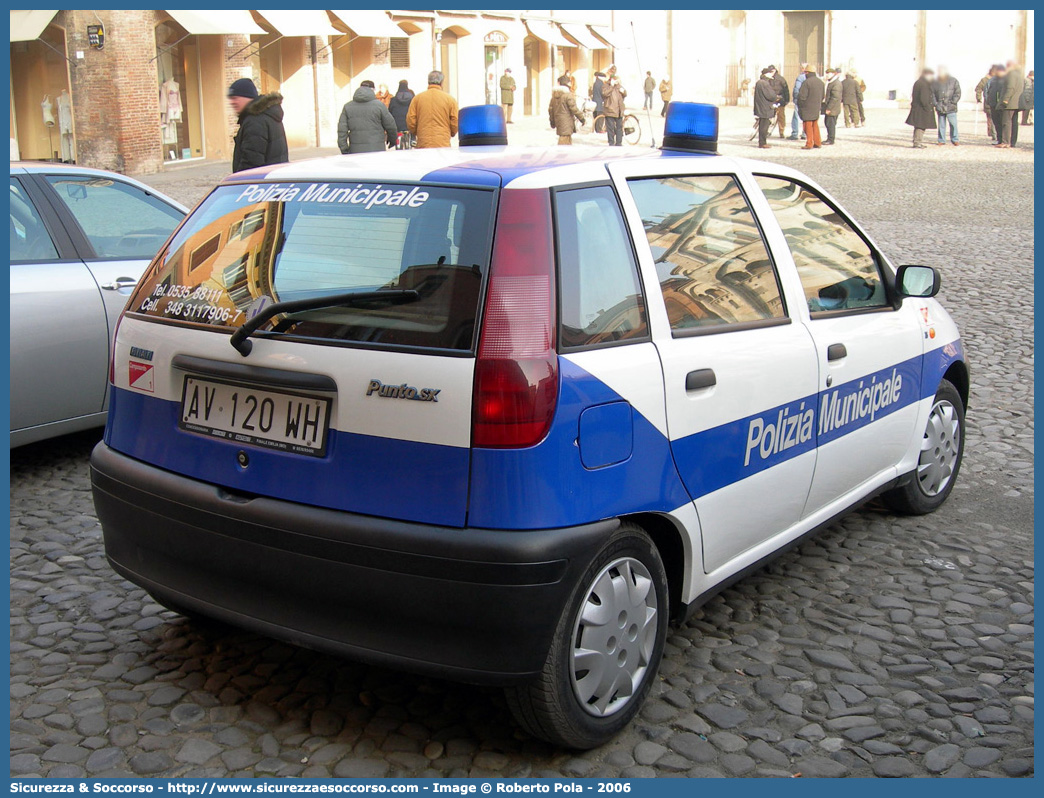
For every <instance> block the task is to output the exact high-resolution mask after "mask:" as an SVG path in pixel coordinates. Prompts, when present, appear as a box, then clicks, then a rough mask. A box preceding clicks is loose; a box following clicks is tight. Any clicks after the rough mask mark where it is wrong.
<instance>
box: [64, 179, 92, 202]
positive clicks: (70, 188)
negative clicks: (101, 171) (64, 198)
mask: <svg viewBox="0 0 1044 798" xmlns="http://www.w3.org/2000/svg"><path fill="white" fill-rule="evenodd" d="M65 193H66V194H68V195H69V197H70V198H71V199H74V200H82V199H87V186H85V185H84V184H83V183H66V184H65Z"/></svg>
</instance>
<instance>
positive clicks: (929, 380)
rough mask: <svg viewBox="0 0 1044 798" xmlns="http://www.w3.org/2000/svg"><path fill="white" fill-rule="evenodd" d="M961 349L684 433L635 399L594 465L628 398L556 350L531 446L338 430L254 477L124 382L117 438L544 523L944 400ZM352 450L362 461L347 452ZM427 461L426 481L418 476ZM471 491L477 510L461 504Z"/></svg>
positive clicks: (329, 501)
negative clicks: (612, 457) (585, 432)
mask: <svg viewBox="0 0 1044 798" xmlns="http://www.w3.org/2000/svg"><path fill="white" fill-rule="evenodd" d="M963 356H964V353H963V347H962V345H961V342H960V339H957V340H955V341H953V342H951V343H949V344H946V345H944V346H943V347H940V348H937V349H934V350H930V351H929V352H927V353H926V354H925V355H924V356H917V357H915V358H911V359H909V360H906V361H903V362H901V363H897V364H894V365H892V366H888V367H886V368H884V369H881V370H879V371H876V372H874V373H872V374H868V375H865V376H863V377H860V378H857V379H854V380H851V381H849V382H847V383H843V384H841V385H838V386H835V387H832V388H829V389H826V390H824V391H821V392H820V393H818V394H813V395H810V396H807V397H803V398H801V399H797V400H794V401H792V402H788V403H786V404H783V405H778V406H776V407H772V408H769V409H767V410H764V411H762V412H760V413H757V414H754V415H751V416H747V417H745V418H741V419H736V420H734V421H730V422H728V423H726V424H722V425H720V426H717V427H714V428H711V429H708V430H703V431H701V432H698V433H695V434H693V435H689V436H686V437H684V438H680V439H677V440H673V441H670V440H668V438H667V437H665V436H664V435H663V434H662V433H661V432H660V431H659V430H657V429H656V428H655V427H654V426H653V424H651V423H650V422H649V421H648V420H647V419H646V418H645V417H643V416H642V415H641V414H640V413H638V412H637V411H636V410H635V409H634V408H633V407H631V420H632V427H631V434H632V436H633V449H632V452H631V455H630V456H629V457H627V458H626V459H624V460H622V461H620V462H616V463H613V464H611V465H607V466H604V467H601V468H594V469H592V468H586V467H585V466H584V464H583V462H582V459H581V457H580V452H579V451H578V434H579V421H580V416H581V414H582V413H583V411H584V410H586V409H588V408H591V407H598V406H601V405H609V404H612V403H619V402H626V398H625V397H622V396H620V395H619V394H618V393H616V392H615V391H613V390H612V389H611V388H609V387H608V386H607V385H605V383H603V382H602V381H601V380H599V379H597V378H596V377H595V376H593V375H592V374H590V373H588V372H587V371H585V370H584V369H582V368H581V367H580V366H578V365H576V364H575V363H573V362H572V361H570V360H569V359H567V358H559V366H560V388H559V402H558V406H557V410H556V414H555V421H554V424H553V425H552V428H551V432H550V433H549V434H548V436H547V438H545V439H544V440H543V441H542V442H541V443H539V444H537V445H536V446H533V447H529V448H526V449H478V448H476V449H470V450H469V449H468V448H465V447H453V446H441V445H436V444H427V443H418V442H416V441H410V440H402V439H396V438H384V437H377V436H370V435H361V434H357V433H349V432H342V431H338V430H333V429H331V430H330V433H329V434H330V439H329V445H328V450H327V454H326V457H324V458H314V457H307V456H302V455H293V454H287V453H285V452H275V451H267V450H264V449H258V448H254V447H251V449H250V475H249V479H247V477H246V475H245V474H244V473H243V472H242V471H241V470H239V469H237V468H235V467H234V465H233V464H234V462H235V453H236V452H237V451H238V450H239V449H240V448H241V447H240V446H239V445H237V444H235V443H231V442H228V441H223V440H220V439H213V438H207V437H205V436H202V435H195V436H194V437H195V438H196V439H195V440H194V441H193V443H192V446H170V445H169V441H166V440H165V438H164V436H149V435H148V434H147V430H150V429H156V430H159V429H163V430H174V434H175V435H194V433H190V432H185V431H182V430H179V429H177V421H178V413H179V403H178V402H172V401H167V400H164V399H159V398H156V397H152V396H144V395H141V394H139V393H137V392H135V391H129V390H125V389H120V388H114V389H113V391H112V408H113V411H114V412H112V413H111V415H110V419H111V420H112V421H111V422H110V424H109V427H108V429H107V435H106V442H107V443H108V444H109V445H110V446H112V447H113V448H115V449H116V450H118V451H121V452H123V453H125V454H128V455H130V456H131V457H135V458H138V459H141V460H144V461H146V462H154V463H162V464H163V465H164V467H166V468H167V469H169V470H172V471H175V472H177V473H183V474H185V475H188V476H191V477H193V478H195V479H200V480H203V481H206V482H210V483H213V484H215V485H221V486H223V487H226V488H228V489H230V490H237V489H242V490H245V491H248V492H250V493H252V494H262V495H268V496H273V497H278V498H282V499H286V500H288V501H295V502H300V503H302V504H312V505H317V506H322V507H329V508H333V509H343V510H347V511H352V512H358V513H363V514H367V515H374V516H381V517H388V518H396V519H400V520H405V521H417V522H424V523H431V524H438V525H443V526H457V527H463V526H465V525H468V526H474V527H481V528H487V529H506V530H525V529H546V528H555V527H565V526H572V525H577V524H583V523H588V522H591V521H596V520H600V519H604V518H611V517H614V516H617V515H624V514H629V513H638V512H663V513H667V512H671V511H673V510H675V509H677V508H678V507H680V506H682V505H684V504H685V503H686V502H688V501H689V500H690V499H693V500H695V499H698V498H700V497H701V496H704V495H707V494H708V493H711V492H713V491H716V490H720V489H722V488H726V487H728V486H729V485H732V484H735V483H736V482H739V481H740V480H742V479H745V478H747V477H749V476H752V475H753V474H757V473H759V472H761V471H764V470H766V469H768V468H772V467H773V466H775V465H778V464H780V463H783V462H785V461H787V460H789V459H791V458H793V457H797V456H798V455H801V454H803V453H805V452H808V451H812V450H813V449H815V448H816V446H817V445H820V446H821V445H823V444H825V443H829V442H830V441H833V440H836V439H838V438H840V437H843V436H844V435H846V434H848V433H850V432H854V431H855V430H857V429H860V428H862V427H864V426H866V425H867V424H870V423H872V422H873V421H875V420H877V419H880V418H883V417H885V416H887V415H889V414H891V413H893V412H896V411H897V410H899V409H901V408H904V407H907V406H908V405H910V404H913V403H914V402H917V401H919V400H922V399H927V398H930V397H932V396H934V395H935V393H936V391H937V390H938V386H939V382H940V381H941V380H942V378H943V375H944V374H945V372H946V370H947V369H948V368H949V367H950V366H951V365H952V364H953V363H954V362H956V361H960V360H963ZM922 364H923V366H922ZM897 378H898V380H897ZM886 393H887V397H886V398H887V401H884V399H885V396H884V395H885V394H886ZM875 396H876V397H877V398H876V399H875ZM875 404H876V405H877V407H876V408H875V407H874V405H875ZM824 412H826V413H828V414H829V415H828V416H827V415H824ZM130 419H134V421H135V423H129V422H130ZM769 429H772V430H773V432H772V433H771V436H770V437H771V440H768V439H767V436H768V433H767V430H769ZM809 430H811V434H809ZM143 431H146V432H143ZM755 439H756V440H755ZM345 451H350V452H351V453H352V455H353V456H351V457H350V458H346V457H344V456H343V454H344V452H345ZM338 452H340V453H341V454H342V457H341V458H340V459H339V460H337V462H340V463H347V464H348V466H347V468H345V469H344V470H343V471H339V472H338V474H337V479H331V477H330V473H329V469H328V467H327V466H328V465H329V462H331V461H333V460H334V458H335V457H336V455H337V454H338ZM763 453H764V454H763ZM374 462H382V463H389V462H392V463H394V462H401V463H403V464H404V465H403V468H402V469H401V470H400V469H392V470H390V471H389V470H382V471H375V470H373V469H371V468H369V467H368V464H369V463H374ZM291 463H292V465H291ZM418 464H420V466H421V467H420V469H419V470H420V471H422V472H423V475H424V476H423V479H418V478H417V472H418V468H417V466H418ZM676 464H677V465H676ZM469 470H470V486H469ZM679 471H680V474H679ZM462 486H463V489H462ZM469 489H470V497H469V499H468V505H467V506H466V507H465V506H464V505H463V504H462V503H460V502H458V501H454V500H452V498H453V497H459V496H466V495H468V492H469Z"/></svg>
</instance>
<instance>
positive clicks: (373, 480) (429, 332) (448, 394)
mask: <svg viewBox="0 0 1044 798" xmlns="http://www.w3.org/2000/svg"><path fill="white" fill-rule="evenodd" d="M495 203H496V192H495V190H494V189H493V187H488V186H487V187H463V186H462V187H454V186H445V185H438V186H436V185H424V184H422V183H416V184H401V183H376V182H351V183H345V182H330V183H317V182H314V181H312V182H286V181H284V182H281V183H274V182H264V181H259V182H257V183H253V184H239V185H224V186H221V187H219V188H218V189H216V190H215V191H214V193H213V194H211V196H210V197H209V198H208V199H207V200H206V201H205V202H204V203H203V204H202V205H201V206H200V207H199V208H198V209H197V210H196V211H195V212H194V213H193V215H192V216H191V217H190V218H189V220H188V221H187V222H186V223H185V225H184V226H183V227H182V228H181V229H180V230H179V231H178V232H177V233H176V234H175V236H174V237H173V238H172V239H171V241H170V242H169V244H168V246H167V247H166V248H165V249H164V251H163V252H162V253H161V254H160V256H159V257H158V258H157V259H156V261H155V262H154V263H153V265H152V267H151V268H150V270H149V272H148V273H147V274H146V276H145V278H143V280H142V282H141V284H140V285H139V287H138V289H137V291H136V293H135V295H134V297H133V298H132V299H131V302H130V304H129V305H128V310H127V313H126V315H125V316H124V317H123V320H122V322H121V324H120V328H119V332H118V335H117V341H116V348H115V359H114V374H113V377H114V390H113V398H112V407H111V412H110V421H109V427H108V429H107V433H106V435H107V442H108V443H109V445H110V446H112V447H113V448H115V449H117V450H118V451H121V452H123V453H125V454H127V455H129V456H132V457H136V458H138V459H140V460H143V461H145V462H148V463H150V464H153V465H156V466H159V467H161V468H164V469H167V470H170V471H174V472H176V473H179V474H183V475H185V476H189V477H192V478H195V479H200V480H203V481H206V482H209V483H212V484H214V485H216V486H218V487H219V488H220V489H223V490H225V491H226V492H228V493H229V495H230V496H232V497H235V496H236V495H242V496H243V497H249V496H255V495H262V496H268V497H273V498H278V499H284V500H287V501H293V502H299V503H303V504H309V505H316V506H322V507H328V508H333V509H342V510H347V511H351V512H356V513H363V514H368V515H374V516H380V517H386V518H396V519H401V520H408V521H417V522H423V523H430V524H440V525H449V526H463V525H464V524H465V521H466V513H467V497H468V469H469V463H470V442H471V403H472V381H473V375H474V363H475V359H474V350H475V338H476V326H477V318H478V314H479V311H480V304H481V303H480V298H481V296H482V294H483V286H484V277H485V274H486V270H487V267H488V261H489V251H490V241H491V224H492V217H493V213H494V209H495ZM346 294H351V295H352V298H351V299H342V300H333V299H330V298H331V297H335V296H336V297H343V296H344V295H346ZM302 301H304V302H305V304H307V305H310V306H311V308H310V309H308V310H299V311H295V312H291V311H290V310H287V311H280V310H279V308H283V307H285V305H283V303H286V302H298V303H300V302H302ZM326 302H329V303H330V304H329V306H325V305H324V303H326ZM276 303H279V304H276ZM316 305H324V306H322V307H317V306H316ZM291 307H292V306H291ZM274 311H278V312H274ZM257 314H261V316H262V317H267V316H271V318H266V319H265V321H264V323H262V324H261V325H260V327H259V328H258V330H257V331H256V332H255V333H253V334H252V335H251V336H250V338H249V339H248V346H249V349H250V351H249V353H248V354H246V355H244V354H242V353H241V352H240V351H237V350H236V349H235V348H234V347H233V346H232V343H231V342H230V338H231V333H233V332H234V331H235V330H237V329H238V328H239V327H240V326H242V325H243V324H244V323H245V322H246V321H247V320H249V319H251V318H253V317H254V316H255V315H257ZM243 348H244V349H245V348H246V347H243Z"/></svg>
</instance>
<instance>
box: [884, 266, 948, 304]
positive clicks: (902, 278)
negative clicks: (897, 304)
mask: <svg viewBox="0 0 1044 798" xmlns="http://www.w3.org/2000/svg"><path fill="white" fill-rule="evenodd" d="M895 284H896V286H897V288H898V289H899V295H900V296H917V297H931V296H935V295H936V294H938V293H939V287H940V285H941V281H940V279H939V272H937V271H936V270H935V269H933V268H932V267H931V266H900V267H899V272H898V274H896V276H895Z"/></svg>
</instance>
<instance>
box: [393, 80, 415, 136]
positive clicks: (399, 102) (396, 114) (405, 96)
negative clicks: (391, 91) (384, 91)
mask: <svg viewBox="0 0 1044 798" xmlns="http://www.w3.org/2000/svg"><path fill="white" fill-rule="evenodd" d="M416 96H417V95H416V94H415V93H414V92H413V90H412V89H410V86H409V84H408V83H407V82H406V81H405V80H400V81H399V90H398V91H397V92H395V96H394V97H392V98H391V102H390V103H388V110H389V111H391V115H392V117H393V118H394V119H395V129H396V130H398V131H399V132H400V133H402V132H403V131H405V130H406V129H407V128H406V112H407V111H409V110H410V103H411V102H413V98H414V97H416Z"/></svg>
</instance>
